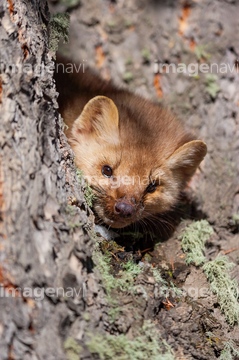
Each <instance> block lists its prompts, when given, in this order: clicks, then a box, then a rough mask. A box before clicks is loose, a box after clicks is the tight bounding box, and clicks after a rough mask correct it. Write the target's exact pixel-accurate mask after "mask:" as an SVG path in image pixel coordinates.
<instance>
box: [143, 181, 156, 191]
mask: <svg viewBox="0 0 239 360" xmlns="http://www.w3.org/2000/svg"><path fill="white" fill-rule="evenodd" d="M156 188H157V184H156V182H155V181H152V182H151V183H150V184H149V185H148V186H147V188H146V192H147V193H153V192H154V191H155V190H156Z"/></svg>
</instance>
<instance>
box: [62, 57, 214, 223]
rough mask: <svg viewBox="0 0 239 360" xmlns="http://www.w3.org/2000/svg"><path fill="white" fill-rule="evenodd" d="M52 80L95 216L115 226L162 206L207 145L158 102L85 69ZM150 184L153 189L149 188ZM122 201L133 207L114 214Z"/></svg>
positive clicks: (171, 202)
mask: <svg viewBox="0 0 239 360" xmlns="http://www.w3.org/2000/svg"><path fill="white" fill-rule="evenodd" d="M58 62H63V61H62V59H59V60H58ZM65 63H67V62H65ZM55 78H56V85H57V90H58V92H59V93H60V95H59V106H60V113H61V114H62V116H63V118H64V121H65V123H66V124H67V126H68V129H67V130H66V135H67V137H68V139H69V143H70V145H71V146H72V149H73V151H74V153H75V163H76V166H77V167H78V168H80V169H81V170H82V171H83V173H84V174H85V176H86V178H87V180H88V181H89V184H90V185H91V186H92V188H93V190H94V192H95V195H96V200H95V203H94V210H95V212H96V214H97V215H98V217H99V218H100V219H101V220H103V222H104V223H106V224H108V225H110V226H111V227H114V228H121V227H124V226H127V225H129V224H131V223H133V222H136V221H140V220H141V219H143V218H145V217H149V216H151V215H153V214H158V213H164V212H166V211H168V210H169V209H170V208H171V207H172V206H173V205H174V204H175V203H176V202H177V200H178V196H179V193H180V191H181V190H182V189H183V187H184V186H185V184H186V182H187V181H188V180H189V179H190V178H191V176H192V175H193V173H194V172H195V170H196V168H197V167H198V165H199V164H200V162H201V161H202V159H203V158H204V156H205V155H206V151H207V148H206V145H205V143H204V142H202V141H201V140H194V138H193V137H192V135H191V134H189V133H188V132H187V131H185V129H184V127H183V126H182V124H181V123H180V122H179V121H178V120H177V119H175V117H174V116H173V115H172V114H171V113H169V112H168V111H166V110H165V109H163V108H162V107H160V106H158V105H156V104H154V103H152V102H151V101H149V100H146V99H144V98H142V97H140V96H138V95H134V94H132V93H130V92H129V91H127V90H125V89H119V88H117V87H116V86H114V85H113V84H112V83H108V82H105V81H103V80H102V79H100V78H99V77H98V76H97V75H95V74H93V73H92V72H91V71H90V70H87V71H86V72H85V73H82V72H81V73H79V74H77V73H73V74H63V72H62V71H59V69H58V72H56V74H55ZM104 165H109V166H110V167H111V168H112V169H113V175H112V177H111V178H106V177H105V176H104V175H102V167H103V166H104ZM152 182H155V183H156V189H155V191H153V192H147V191H146V189H147V187H148V185H149V184H150V183H152ZM120 202H123V203H124V204H129V205H130V207H131V209H133V212H132V214H131V215H130V216H127V217H126V216H122V214H119V213H117V211H116V210H115V205H116V204H118V203H120Z"/></svg>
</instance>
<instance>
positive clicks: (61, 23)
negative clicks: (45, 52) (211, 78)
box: [49, 13, 70, 53]
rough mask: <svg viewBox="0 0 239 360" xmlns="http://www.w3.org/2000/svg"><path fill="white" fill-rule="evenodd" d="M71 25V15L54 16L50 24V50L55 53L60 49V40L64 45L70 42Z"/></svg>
mask: <svg viewBox="0 0 239 360" xmlns="http://www.w3.org/2000/svg"><path fill="white" fill-rule="evenodd" d="M69 23H70V15H69V14H68V13H66V14H56V15H53V16H52V18H51V20H50V23H49V49H50V50H51V51H52V52H53V53H55V52H56V51H57V49H58V44H59V41H60V39H63V42H64V43H67V42H68V30H69Z"/></svg>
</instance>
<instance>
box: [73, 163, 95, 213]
mask: <svg viewBox="0 0 239 360" xmlns="http://www.w3.org/2000/svg"><path fill="white" fill-rule="evenodd" d="M76 175H77V177H78V180H79V183H80V185H81V186H82V187H83V190H84V195H85V200H86V202H87V205H88V206H89V207H92V205H93V201H94V199H95V195H94V193H93V190H92V189H91V187H90V185H89V184H88V183H87V181H86V180H85V179H84V174H83V172H82V171H81V170H80V169H77V170H76Z"/></svg>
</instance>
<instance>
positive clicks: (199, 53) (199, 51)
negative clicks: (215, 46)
mask: <svg viewBox="0 0 239 360" xmlns="http://www.w3.org/2000/svg"><path fill="white" fill-rule="evenodd" d="M206 48H207V46H206V45H198V46H195V49H194V52H195V54H196V57H197V59H198V60H202V59H204V60H208V59H210V57H211V55H210V54H209V53H208V52H207V51H206Z"/></svg>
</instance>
